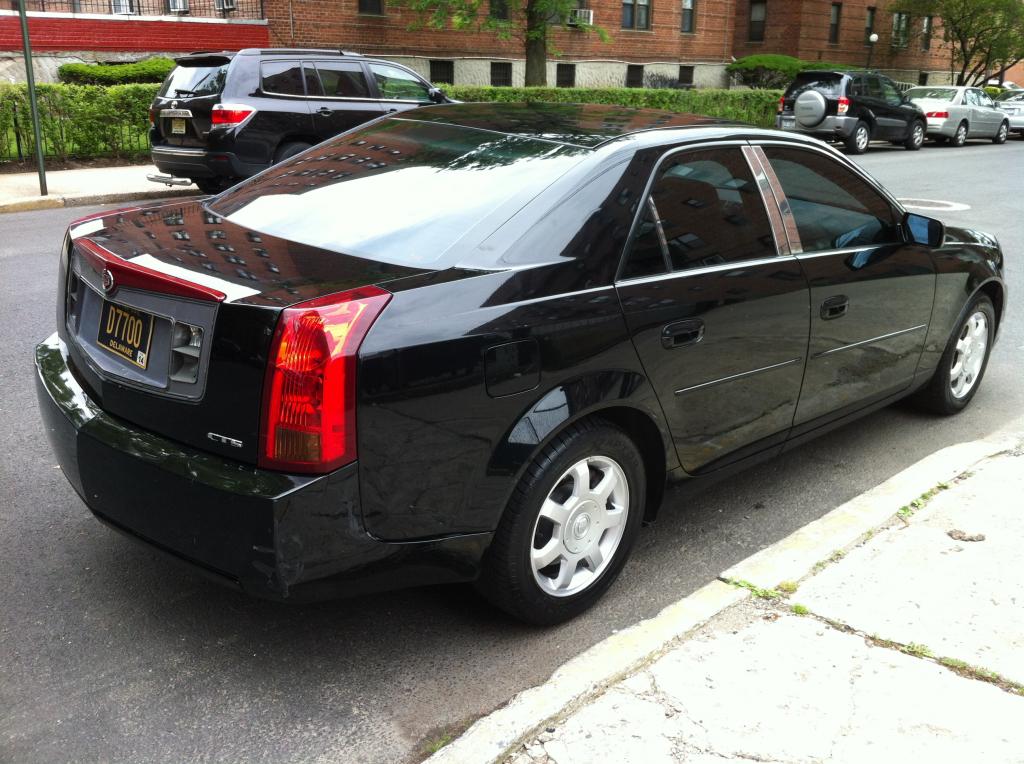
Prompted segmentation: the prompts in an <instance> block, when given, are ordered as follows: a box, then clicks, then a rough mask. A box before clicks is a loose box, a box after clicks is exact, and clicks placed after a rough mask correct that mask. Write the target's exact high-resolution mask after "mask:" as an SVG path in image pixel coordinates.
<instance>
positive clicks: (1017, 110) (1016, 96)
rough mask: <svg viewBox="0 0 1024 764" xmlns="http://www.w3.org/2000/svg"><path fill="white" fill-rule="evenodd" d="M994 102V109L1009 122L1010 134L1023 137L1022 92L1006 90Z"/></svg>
mask: <svg viewBox="0 0 1024 764" xmlns="http://www.w3.org/2000/svg"><path fill="white" fill-rule="evenodd" d="M995 100H996V108H997V109H999V110H1000V111H1002V112H1004V113H1005V114H1006V116H1007V118H1008V119H1009V120H1010V132H1011V133H1018V134H1019V135H1022V136H1024V90H1006V91H1004V92H1002V93H1000V94H999V95H998V96H997V97H996V99H995Z"/></svg>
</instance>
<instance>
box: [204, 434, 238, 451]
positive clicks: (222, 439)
mask: <svg viewBox="0 0 1024 764" xmlns="http://www.w3.org/2000/svg"><path fill="white" fill-rule="evenodd" d="M206 437H208V438H209V439H210V440H212V441H213V442H214V443H221V444H223V445H225V446H233V447H234V448H241V447H242V441H240V440H236V439H235V438H229V437H228V436H227V435H218V434H217V433H215V432H208V433H206Z"/></svg>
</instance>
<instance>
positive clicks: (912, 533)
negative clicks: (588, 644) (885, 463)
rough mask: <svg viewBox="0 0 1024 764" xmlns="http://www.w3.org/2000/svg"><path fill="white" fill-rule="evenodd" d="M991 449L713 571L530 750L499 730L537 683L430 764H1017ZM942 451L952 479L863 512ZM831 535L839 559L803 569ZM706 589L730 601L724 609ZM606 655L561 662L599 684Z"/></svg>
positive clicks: (1015, 514) (1017, 571)
mask: <svg viewBox="0 0 1024 764" xmlns="http://www.w3.org/2000/svg"><path fill="white" fill-rule="evenodd" d="M1001 442H1002V445H1001V446H999V449H1000V451H1001V452H1000V453H999V454H997V455H994V456H990V457H988V458H985V459H982V460H981V461H977V459H972V458H971V454H976V453H977V449H976V450H975V451H971V450H969V449H968V448H967V446H968V444H965V446H960V447H954V448H953V449H949V450H948V452H949V453H948V454H947V455H946V457H942V452H940V453H939V454H937V455H935V456H936V459H933V460H932V462H933V464H932V465H931V466H925V465H924V463H921V464H922V465H923V466H922V468H921V469H916V466H915V467H914V468H911V470H909V471H908V475H907V476H903V477H900V476H897V478H894V479H893V480H894V481H896V482H895V483H892V484H891V485H889V486H887V485H886V484H883V485H882V486H879V488H878V489H875V490H873V491H871V492H868V494H865V495H864V496H863V497H859V498H858V499H855V500H854V501H853V502H851V505H854V506H853V507H852V508H851V507H846V506H844V507H841V508H838V509H837V510H834V511H833V512H832V513H829V515H826V516H825V517H823V518H822V519H821V520H818V521H815V523H812V524H811V525H810V526H807V527H806V528H805V529H802V530H801V531H797V532H796V533H795V534H793V536H791V537H790V538H789V539H786V540H784V541H782V542H779V544H777V545H775V546H773V547H769V548H768V549H766V550H764V552H762V553H758V554H757V555H754V556H753V557H752V558H749V559H748V560H746V561H744V562H742V563H740V564H738V565H737V566H735V567H734V568H732V569H730V570H729V571H726V572H725V573H723V575H722V578H721V580H720V581H718V582H715V583H714V584H712V585H709V586H708V587H705V589H704V590H701V591H700V592H698V593H697V594H696V595H693V596H692V597H690V598H687V600H693V599H694V598H700V599H703V600H705V601H708V602H710V601H711V600H714V599H717V600H719V601H720V602H722V603H723V604H722V605H721V606H720V607H718V608H717V609H713V608H710V606H709V608H710V610H709V612H708V615H707V617H705V618H703V619H701V618H700V617H699V615H696V616H690V618H691V621H692V625H693V626H692V628H689V629H686V633H682V632H680V634H679V636H677V637H676V638H675V639H673V640H669V641H668V642H666V643H665V645H664V646H663V648H662V649H659V650H655V651H652V652H649V653H648V656H647V659H646V660H643V659H641V660H639V661H637V662H636V663H634V664H633V666H632V668H631V669H630V670H629V671H627V672H624V673H620V674H619V675H618V676H614V675H613V676H612V678H611V679H610V680H609V681H607V682H603V683H600V682H598V683H596V684H595V685H594V686H593V687H592V689H591V691H589V692H586V693H581V694H579V695H577V696H576V697H575V699H573V700H571V701H569V702H567V703H566V705H565V706H564V707H563V708H562V709H561V710H560V712H559V713H556V714H553V715H551V716H549V717H547V718H546V719H545V718H544V717H541V718H539V719H538V718H535V719H534V724H535V725H536V724H537V723H540V726H539V727H538V726H535V727H534V729H533V730H532V732H531V733H529V734H527V735H526V736H523V735H519V736H518V737H514V735H515V732H514V731H510V730H512V729H513V727H514V725H513V724H510V723H509V718H511V717H512V716H514V715H515V708H516V706H517V705H518V706H521V707H523V706H525V707H527V708H528V707H529V706H530V705H531V704H532V705H533V706H535V707H536V706H538V704H540V705H541V706H542V705H543V700H542V699H543V696H544V693H545V686H542V687H539V688H535V689H534V690H530V691H528V692H527V693H524V694H523V695H522V696H520V697H519V698H517V699H515V700H514V701H513V702H512V703H511V704H510V706H509V707H506V708H505V709H501V710H499V711H497V712H495V713H494V714H492V715H491V716H492V717H493V718H485V719H483V720H481V721H479V722H477V724H476V725H474V726H473V727H471V728H470V729H469V730H468V731H467V733H466V734H465V735H463V737H462V738H460V739H458V740H456V741H455V742H454V743H452V744H451V745H450V746H448V747H446V748H443V749H442V750H441V751H439V752H438V753H437V754H435V756H434V757H433V758H432V759H431V762H434V761H437V762H462V761H474V762H489V761H504V762H506V764H584V763H587V764H589V763H591V762H593V763H595V764H596V763H597V762H602V763H603V762H610V761H614V762H617V763H619V764H630V763H635V764H659V763H660V762H666V763H668V762H697V763H699V764H705V763H706V764H711V762H723V761H726V762H728V761H734V762H747V761H763V762H826V761H827V762H851V763H852V762H857V763H858V764H859V763H861V762H865V761H872V762H878V763H881V762H901V763H902V762H907V761H913V760H917V761H924V762H929V764H932V763H933V762H947V761H948V762H957V763H958V764H959V763H961V762H986V764H994V763H996V762H1024V726H1022V725H1021V721H1022V720H1024V552H1022V551H1021V549H1022V543H1021V542H1022V539H1024V500H1022V499H1021V497H1022V496H1024V448H1022V445H1021V441H1020V440H1019V439H1018V438H1012V439H1009V440H1006V439H1004V440H1003V441H1001ZM981 443H984V442H981ZM989 453H992V450H991V448H990V449H989ZM950 457H951V458H954V459H959V460H960V466H959V467H958V468H957V469H956V470H955V471H953V472H952V474H951V475H950V478H951V479H948V480H947V479H943V480H942V481H941V482H938V483H936V482H932V483H924V484H920V482H919V483H918V485H919V488H917V489H916V491H915V493H916V494H917V495H918V498H917V499H916V500H912V501H911V500H907V501H906V503H901V504H896V505H895V506H890V508H888V509H885V508H884V507H882V508H878V507H877V506H876V505H879V504H881V503H883V502H885V501H886V500H887V497H889V496H891V495H897V492H894V490H893V489H894V487H895V486H900V488H899V489H898V490H902V491H905V490H906V484H907V480H908V479H911V480H913V479H915V476H916V477H917V479H920V478H921V477H924V476H926V475H932V476H934V475H936V474H940V473H941V471H942V470H943V469H944V470H945V471H946V472H949V469H948V467H949V466H950V465H949V464H944V465H943V464H939V462H941V461H942V460H943V459H945V461H946V462H949V460H950V459H949V458H950ZM925 461H926V462H927V461H928V460H925ZM937 468H941V469H939V472H937V471H936V469H937ZM953 475H956V477H953ZM858 502H859V505H860V507H861V509H860V510H858V509H857V505H858ZM872 507H874V508H872ZM864 508H867V511H866V512H865V511H863V510H864ZM872 513H874V514H872ZM879 513H885V514H887V516H888V521H887V522H882V523H878V522H875V523H874V525H869V526H868V527H863V528H861V529H860V531H859V534H858V538H857V540H856V541H855V543H852V544H846V543H844V540H843V536H844V534H846V533H850V532H854V530H856V529H855V528H854V527H853V526H854V525H855V524H856V523H852V522H851V520H850V518H851V517H854V516H856V515H858V514H859V516H860V517H861V518H862V520H861V522H863V523H870V522H871V518H872V517H881V516H882V515H881V514H879ZM828 537H835V538H836V541H835V542H834V543H835V544H836V546H834V547H831V548H832V549H835V550H836V551H835V552H834V553H832V554H828V553H825V554H822V553H821V552H820V551H819V552H818V554H819V557H818V562H817V563H816V564H810V565H807V560H809V559H810V558H809V557H808V550H810V549H812V548H817V549H818V550H821V549H823V548H827V547H823V546H822V543H823V542H822V539H824V538H828ZM799 560H803V562H802V563H801V562H799ZM801 566H802V569H801ZM796 571H799V572H796ZM712 587H726V588H728V589H729V590H731V591H732V592H733V596H732V599H731V601H730V600H729V595H728V593H727V592H726V591H725V590H724V589H721V590H719V589H713V588H712ZM687 600H683V601H682V602H680V603H678V606H684V605H686V604H688V603H687ZM689 605H690V606H691V608H692V607H693V603H692V602H691V603H689ZM673 607H677V606H673ZM700 609H701V608H700V607H698V608H697V610H700ZM712 610H713V612H711V611H712ZM664 617H665V613H663V614H662V615H659V616H658V617H657V618H655V619H652V621H658V620H659V619H663V618H664ZM684 622H685V619H684ZM633 630H636V631H637V634H636V635H633V636H631V637H627V638H626V640H625V641H627V642H628V641H630V640H632V641H636V640H643V639H645V638H644V637H643V636H642V634H643V633H644V628H643V624H638V626H637V627H633V629H631V630H629V631H633ZM624 634H625V633H623V634H619V635H615V636H613V637H611V638H610V639H609V640H607V641H608V642H613V641H615V640H617V639H620V637H623V635H624ZM601 647H602V646H601V645H598V646H596V647H595V648H593V649H592V650H591V651H588V653H589V654H584V655H583V656H580V658H579V659H576V661H573V662H572V663H573V664H577V666H576V670H577V671H580V670H586V668H587V667H588V666H589V670H590V671H591V672H593V673H597V674H600V673H601V672H602V671H604V670H605V669H604V667H603V666H602V665H601V653H600V648H601ZM613 655H614V653H611V652H607V653H606V656H613ZM567 665H572V664H567ZM564 673H565V669H564V668H563V670H560V672H557V673H556V674H555V676H554V677H553V678H552V680H551V681H550V682H549V683H548V686H550V687H551V688H552V691H554V692H558V684H559V682H564V678H560V674H564ZM531 693H533V694H534V695H533V696H532V697H531V695H530V694H531ZM503 715H504V716H505V717H506V718H505V719H504V720H503V719H502V718H501V717H502V716H503ZM502 736H504V742H505V748H504V751H503V753H502V755H501V756H499V757H494V756H493V755H492V751H496V750H498V747H497V746H492V745H491V742H492V740H494V739H497V740H499V741H500V740H502ZM513 741H515V743H514V744H513V745H511V746H510V745H509V744H510V743H513ZM524 741H525V742H524Z"/></svg>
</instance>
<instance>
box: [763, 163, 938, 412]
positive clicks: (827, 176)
mask: <svg viewBox="0 0 1024 764" xmlns="http://www.w3.org/2000/svg"><path fill="white" fill-rule="evenodd" d="M763 150H764V155H765V156H766V157H767V161H768V164H769V166H770V168H771V170H772V171H773V172H774V175H775V176H776V182H777V183H778V187H779V188H780V189H781V192H782V193H784V194H785V198H786V201H787V202H788V204H787V205H784V206H783V217H784V219H786V220H790V219H791V220H792V225H791V226H788V230H790V231H791V235H790V241H791V242H792V243H793V249H794V252H797V253H798V254H797V255H796V256H797V258H798V259H799V261H800V265H801V266H802V267H803V270H804V273H805V274H806V276H807V279H808V281H809V283H810V290H811V292H810V297H811V315H810V321H811V336H810V346H809V350H808V353H807V355H808V361H807V371H806V374H805V376H804V383H803V391H802V393H801V395H800V404H799V406H798V408H797V412H796V424H797V425H798V426H799V425H803V424H808V423H811V422H813V421H814V420H818V419H820V418H822V417H826V418H832V417H837V416H840V415H842V414H843V413H847V412H849V411H852V410H856V409H857V408H860V407H862V406H865V405H869V404H870V403H872V402H874V401H876V400H880V399H882V398H885V397H887V396H889V395H892V394H895V393H898V392H900V391H902V390H905V389H906V388H907V387H909V386H910V383H911V381H912V380H913V378H914V374H915V372H916V371H917V363H918V360H919V358H920V356H921V351H922V349H923V347H924V341H925V337H926V336H927V330H928V323H929V321H930V320H931V311H932V302H933V298H934V292H935V268H934V265H933V263H932V257H931V253H930V252H929V250H928V249H927V248H925V247H922V246H920V245H917V244H913V243H907V242H905V241H904V239H903V234H902V228H901V213H900V211H899V210H898V208H896V207H895V205H894V204H893V203H892V202H891V201H890V200H889V199H887V198H886V197H885V196H884V195H883V194H882V193H880V192H879V191H878V190H877V189H876V188H875V187H874V186H873V185H872V184H871V183H869V182H868V180H866V179H865V178H864V177H863V176H862V175H860V174H859V173H858V172H856V171H855V170H853V169H852V168H851V167H850V166H848V165H847V164H846V163H844V162H842V161H841V160H840V159H838V158H836V157H834V156H833V155H832V154H831V152H828V151H827V150H824V149H816V148H811V147H794V146H791V145H789V146H784V145H778V144H776V145H771V144H768V145H764V146H763Z"/></svg>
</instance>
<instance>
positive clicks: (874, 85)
mask: <svg viewBox="0 0 1024 764" xmlns="http://www.w3.org/2000/svg"><path fill="white" fill-rule="evenodd" d="M867 88H868V92H867V94H868V95H869V96H871V97H872V98H881V97H882V83H881V81H880V80H879V79H878V77H868V78H867Z"/></svg>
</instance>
